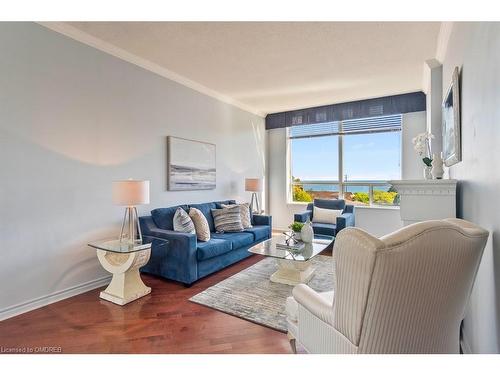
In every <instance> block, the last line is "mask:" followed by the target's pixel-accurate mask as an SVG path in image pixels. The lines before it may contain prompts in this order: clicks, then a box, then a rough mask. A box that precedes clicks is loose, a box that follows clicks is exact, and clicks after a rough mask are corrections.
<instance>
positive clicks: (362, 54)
mask: <svg viewBox="0 0 500 375" xmlns="http://www.w3.org/2000/svg"><path fill="white" fill-rule="evenodd" d="M65 25H66V26H67V27H70V28H72V29H73V30H78V33H79V34H80V36H81V35H90V36H91V37H93V39H94V40H98V41H103V42H105V45H107V46H108V47H109V45H111V46H113V47H118V48H119V49H120V50H124V51H126V52H127V56H134V57H137V58H139V59H140V61H142V62H148V63H152V64H153V65H154V66H156V67H160V68H161V69H165V71H168V72H171V73H172V74H171V76H173V77H174V79H175V78H178V79H177V80H178V81H180V82H181V83H182V81H183V80H184V81H185V82H188V83H189V84H188V86H196V87H194V88H202V89H201V90H199V91H206V92H209V93H211V94H213V96H216V97H217V96H220V97H222V98H225V99H227V100H226V101H230V102H233V103H235V104H237V105H240V106H241V107H244V108H245V109H249V110H251V111H252V112H255V113H259V114H261V115H265V114H267V113H274V112H280V111H285V110H290V109H296V108H305V107H311V106H317V105H323V104H333V103H340V102H345V101H350V100H357V99H366V98H372V97H378V96H387V95H392V94H399V93H406V92H412V91H419V90H422V82H423V71H424V70H423V66H424V61H425V60H427V59H431V58H434V57H435V56H436V47H437V40H438V34H439V29H440V23H439V22H71V23H66V24H65ZM94 44H96V43H95V41H94ZM142 65H144V64H142ZM146 65H147V64H146Z"/></svg>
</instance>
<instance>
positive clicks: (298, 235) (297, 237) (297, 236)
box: [293, 231, 302, 241]
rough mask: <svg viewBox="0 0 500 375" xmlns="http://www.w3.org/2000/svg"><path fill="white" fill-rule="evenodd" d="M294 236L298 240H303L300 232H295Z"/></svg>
mask: <svg viewBox="0 0 500 375" xmlns="http://www.w3.org/2000/svg"><path fill="white" fill-rule="evenodd" d="M293 238H294V239H295V240H297V241H301V240H302V238H301V237H300V232H295V231H294V232H293Z"/></svg>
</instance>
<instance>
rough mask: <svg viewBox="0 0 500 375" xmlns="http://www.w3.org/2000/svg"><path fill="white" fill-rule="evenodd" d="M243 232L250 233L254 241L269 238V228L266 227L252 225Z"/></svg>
mask: <svg viewBox="0 0 500 375" xmlns="http://www.w3.org/2000/svg"><path fill="white" fill-rule="evenodd" d="M245 232H248V233H252V234H253V239H254V241H260V240H263V239H266V238H269V237H270V236H269V235H270V232H271V227H270V226H268V225H254V226H253V227H252V228H248V229H245Z"/></svg>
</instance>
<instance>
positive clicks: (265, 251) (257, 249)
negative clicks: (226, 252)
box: [248, 234, 335, 262]
mask: <svg viewBox="0 0 500 375" xmlns="http://www.w3.org/2000/svg"><path fill="white" fill-rule="evenodd" d="M285 238H286V237H285V235H283V234H280V235H279V236H273V238H271V239H269V240H266V241H264V242H261V243H259V244H257V245H255V246H253V247H251V248H250V249H248V251H250V252H251V253H254V254H260V255H264V256H269V257H273V258H279V259H289V260H296V261H302V262H304V261H307V260H309V259H311V258H312V257H314V256H316V255H318V254H319V253H321V252H322V251H323V250H325V249H326V248H327V247H328V246H330V245H331V244H332V242H333V240H334V239H335V238H334V237H331V236H325V235H320V234H315V235H314V239H313V242H312V243H306V244H304V247H303V248H302V249H300V250H298V251H294V250H288V249H282V248H277V247H276V245H277V244H278V243H282V244H285Z"/></svg>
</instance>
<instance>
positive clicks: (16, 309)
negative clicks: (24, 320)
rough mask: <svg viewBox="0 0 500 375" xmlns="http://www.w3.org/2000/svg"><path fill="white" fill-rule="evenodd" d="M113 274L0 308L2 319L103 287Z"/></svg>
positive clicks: (0, 317) (0, 319) (0, 318)
mask: <svg viewBox="0 0 500 375" xmlns="http://www.w3.org/2000/svg"><path fill="white" fill-rule="evenodd" d="M110 281H111V276H104V277H101V278H99V279H95V280H91V281H87V282H86V283H83V284H79V285H75V286H72V287H69V288H66V289H64V290H60V291H58V292H54V293H51V294H48V295H46V296H42V297H38V298H34V299H32V300H29V301H26V302H22V303H19V304H17V305H13V306H9V307H6V308H4V309H1V310H0V321H2V320H5V319H9V318H12V317H14V316H16V315H19V314H23V313H26V312H28V311H31V310H35V309H38V308H40V307H43V306H47V305H50V304H51V303H54V302H58V301H61V300H63V299H66V298H69V297H73V296H76V295H78V294H81V293H85V292H88V291H89V290H92V289H95V288H99V287H102V286H104V285H107V284H109V282H110Z"/></svg>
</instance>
